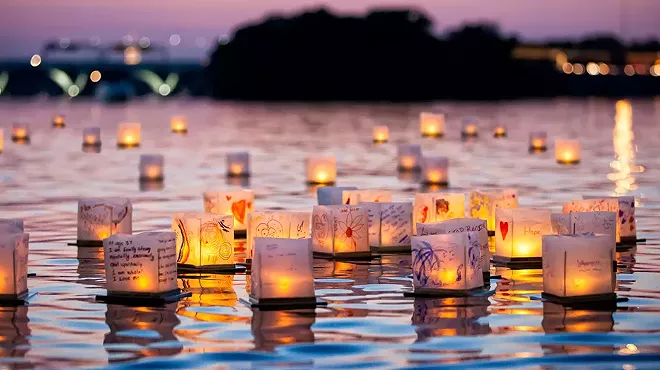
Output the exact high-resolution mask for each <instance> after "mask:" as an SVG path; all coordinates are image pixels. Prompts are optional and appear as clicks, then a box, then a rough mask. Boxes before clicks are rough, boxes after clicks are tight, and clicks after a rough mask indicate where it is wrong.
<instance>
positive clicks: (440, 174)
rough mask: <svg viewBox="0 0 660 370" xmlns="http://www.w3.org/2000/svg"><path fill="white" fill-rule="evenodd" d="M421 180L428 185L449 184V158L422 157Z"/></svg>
mask: <svg viewBox="0 0 660 370" xmlns="http://www.w3.org/2000/svg"><path fill="white" fill-rule="evenodd" d="M422 181H423V182H424V183H425V184H428V185H445V186H446V185H447V184H449V159H447V157H422Z"/></svg>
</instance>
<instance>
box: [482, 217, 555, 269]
mask: <svg viewBox="0 0 660 370" xmlns="http://www.w3.org/2000/svg"><path fill="white" fill-rule="evenodd" d="M550 214H551V212H550V211H549V210H543V209H531V208H510V209H507V208H499V209H497V210H496V211H495V225H496V228H495V254H494V255H493V260H494V261H496V262H499V263H539V262H541V257H542V256H541V238H542V236H543V235H549V234H550V233H551V226H550V224H551V222H550Z"/></svg>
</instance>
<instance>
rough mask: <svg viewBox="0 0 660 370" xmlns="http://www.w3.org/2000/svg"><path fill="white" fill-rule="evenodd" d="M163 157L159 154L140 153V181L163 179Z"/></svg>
mask: <svg viewBox="0 0 660 370" xmlns="http://www.w3.org/2000/svg"><path fill="white" fill-rule="evenodd" d="M164 165H165V157H163V155H161V154H142V155H140V165H139V170H140V181H163V178H164V175H163V172H164V171H163V167H164Z"/></svg>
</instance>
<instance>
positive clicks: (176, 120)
mask: <svg viewBox="0 0 660 370" xmlns="http://www.w3.org/2000/svg"><path fill="white" fill-rule="evenodd" d="M170 127H171V128H172V132H174V133H179V134H183V133H186V132H188V120H187V118H186V117H185V116H174V117H172V119H171V120H170Z"/></svg>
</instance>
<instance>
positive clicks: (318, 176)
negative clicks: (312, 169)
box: [316, 170, 328, 183]
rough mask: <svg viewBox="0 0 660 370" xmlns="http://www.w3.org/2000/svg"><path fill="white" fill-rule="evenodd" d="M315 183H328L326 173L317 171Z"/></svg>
mask: <svg viewBox="0 0 660 370" xmlns="http://www.w3.org/2000/svg"><path fill="white" fill-rule="evenodd" d="M316 181H317V182H319V183H324V182H326V181H328V173H327V172H325V171H323V170H320V171H318V172H317V173H316Z"/></svg>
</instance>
